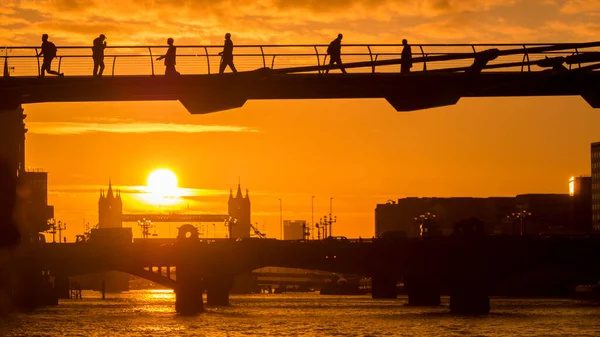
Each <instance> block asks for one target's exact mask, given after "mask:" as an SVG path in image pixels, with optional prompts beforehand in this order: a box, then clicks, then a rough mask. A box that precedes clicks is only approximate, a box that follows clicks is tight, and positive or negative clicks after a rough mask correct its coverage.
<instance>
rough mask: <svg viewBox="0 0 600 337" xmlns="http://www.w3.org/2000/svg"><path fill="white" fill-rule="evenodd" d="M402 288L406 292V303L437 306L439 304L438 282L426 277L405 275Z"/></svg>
mask: <svg viewBox="0 0 600 337" xmlns="http://www.w3.org/2000/svg"><path fill="white" fill-rule="evenodd" d="M404 288H405V289H406V291H407V293H408V305H411V306H432V307H435V306H438V305H440V284H439V282H436V281H435V280H431V279H429V278H427V277H407V278H405V280H404Z"/></svg>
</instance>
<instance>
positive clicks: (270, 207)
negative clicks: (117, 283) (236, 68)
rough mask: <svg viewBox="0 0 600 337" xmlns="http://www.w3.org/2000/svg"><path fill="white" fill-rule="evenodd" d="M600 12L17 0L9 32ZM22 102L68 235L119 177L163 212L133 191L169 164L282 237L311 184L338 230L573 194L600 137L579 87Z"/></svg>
mask: <svg viewBox="0 0 600 337" xmlns="http://www.w3.org/2000/svg"><path fill="white" fill-rule="evenodd" d="M366 4H369V5H370V6H373V7H370V8H367V7H366V6H367V5H366ZM599 16H600V3H599V2H598V1H595V0H588V1H585V0H582V1H553V0H543V1H542V0H540V1H535V0H529V1H527V0H521V1H519V0H513V1H504V0H487V1H475V0H466V1H465V0H460V1H458V0H456V1H452V0H429V1H415V0H407V1H386V0H378V1H366V0H363V1H360V0H354V1H343V2H342V1H308V0H295V1H281V0H261V1H227V0H223V1H209V0H205V1H202V0H201V1H184V0H171V1H166V0H165V1H159V0H155V1H150V0H148V1H145V0H136V1H127V2H122V1H116V0H115V1H110V0H104V1H78V0H61V1H59V0H54V1H28V0H20V1H19V0H16V1H9V0H5V1H2V2H0V45H38V44H39V36H40V35H41V33H48V34H50V35H51V40H52V41H54V42H55V43H56V44H57V45H59V46H60V45H64V44H79V45H83V44H89V43H91V40H92V39H93V38H94V37H95V36H97V35H98V34H99V33H104V34H106V35H107V36H108V38H109V40H108V41H109V43H111V44H140V45H142V44H161V45H162V44H164V39H165V38H166V37H168V36H173V37H174V38H175V39H176V41H177V42H178V43H180V44H188V43H189V44H202V43H212V44H220V43H221V42H222V35H223V32H225V31H230V32H231V33H232V34H233V36H234V41H235V42H236V43H237V44H253V43H328V42H329V41H330V40H331V39H332V38H333V37H334V36H335V35H336V34H337V33H338V32H343V33H344V35H345V39H344V42H345V43H367V42H369V43H391V42H399V40H400V39H401V38H404V37H406V38H408V39H409V40H410V41H411V42H413V43H437V42H449V43H459V42H515V41H520V42H548V41H555V42H564V41H582V42H583V41H591V40H594V39H597V38H598V36H599V34H598V33H599V32H600V24H598V23H597V22H598V17H599ZM25 110H26V113H27V114H28V118H27V120H26V121H27V123H28V128H29V130H30V132H29V134H28V136H27V145H26V146H27V163H28V165H30V166H31V167H38V168H43V169H45V170H47V171H49V172H50V202H51V203H52V204H54V205H55V206H56V216H57V218H59V219H62V220H63V221H67V222H68V223H69V227H70V229H69V231H68V234H67V235H68V236H69V237H72V236H73V235H74V234H76V232H80V231H81V228H82V223H83V219H84V218H85V219H86V221H88V222H90V223H92V224H95V222H96V221H97V214H96V212H97V210H96V202H97V197H98V189H99V188H100V187H101V186H102V185H106V183H107V181H108V177H109V176H111V177H112V179H113V182H114V183H115V185H118V186H122V188H123V190H124V191H125V193H124V195H125V198H126V199H125V208H126V211H130V212H132V211H141V210H153V211H159V210H157V206H152V205H144V204H142V203H139V202H136V201H135V194H130V193H127V192H129V191H132V190H134V188H132V187H131V186H139V185H143V184H145V180H146V176H147V174H148V173H149V172H150V171H151V170H152V169H153V168H157V167H168V168H171V169H172V170H173V171H175V172H176V173H177V175H178V177H179V181H180V186H182V187H186V188H191V189H195V190H194V191H195V192H194V194H198V195H196V196H193V197H190V198H188V199H186V205H187V204H189V207H190V209H191V210H192V211H207V212H223V211H225V210H226V201H227V194H228V192H229V191H228V190H229V188H230V187H233V188H235V187H236V185H237V181H238V177H241V180H242V185H243V187H244V188H246V187H248V188H249V189H250V195H251V198H252V202H253V221H255V222H258V223H259V227H260V228H263V227H262V226H263V224H264V225H265V229H266V231H267V232H268V233H269V235H270V236H274V237H278V236H279V201H278V199H279V198H281V199H283V204H284V207H283V208H284V218H286V219H292V218H293V219H310V216H311V214H310V202H311V195H315V196H316V203H315V216H316V217H317V218H318V217H320V216H322V215H324V214H326V213H328V209H329V198H330V197H334V198H335V199H334V213H335V214H337V216H338V224H337V225H336V227H334V232H335V233H336V234H343V235H347V236H359V235H361V236H363V237H365V236H371V235H372V233H373V218H374V216H373V210H374V208H375V205H376V204H377V203H383V202H385V201H386V200H387V199H391V198H398V197H403V196H490V195H494V196H504V195H515V194H517V193H529V192H539V193H546V192H548V193H550V192H552V193H566V191H567V180H568V177H570V176H571V175H579V174H589V173H590V164H589V163H590V157H589V144H590V143H591V142H593V141H600V111H595V110H593V109H591V108H590V107H589V106H588V105H587V103H585V102H584V101H583V100H582V99H581V98H577V97H569V98H566V97H554V98H498V99H463V100H461V101H460V102H459V104H458V105H457V106H453V107H446V108H439V109H431V110H426V111H419V112H413V113H397V112H395V111H394V110H393V109H392V108H391V107H390V106H389V105H388V104H387V103H386V102H385V101H384V100H356V101H349V100H338V101H268V102H267V101H264V102H261V101H251V102H248V103H247V104H246V105H245V106H244V107H243V108H241V109H237V110H232V111H226V112H221V113H216V114H211V115H205V116H192V115H189V114H188V113H187V112H186V111H185V109H184V108H183V107H182V106H181V105H180V104H179V103H178V102H159V103H144V102H138V103H77V104H75V103H72V104H38V105H28V106H25ZM196 189H197V190H196ZM200 190H202V191H200ZM182 207H183V208H185V209H187V207H186V206H182ZM167 232H168V225H163V226H162V227H161V229H159V233H160V234H162V235H166V233H167ZM134 233H135V234H136V235H139V230H137V229H135V231H134Z"/></svg>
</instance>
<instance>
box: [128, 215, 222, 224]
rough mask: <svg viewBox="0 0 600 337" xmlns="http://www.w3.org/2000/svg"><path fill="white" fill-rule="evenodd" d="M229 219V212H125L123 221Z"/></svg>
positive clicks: (207, 220)
mask: <svg viewBox="0 0 600 337" xmlns="http://www.w3.org/2000/svg"><path fill="white" fill-rule="evenodd" d="M227 219H229V215H227V214H123V215H122V216H121V220H122V221H123V222H138V221H143V220H149V221H152V222H213V223H215V222H224V221H225V220H227Z"/></svg>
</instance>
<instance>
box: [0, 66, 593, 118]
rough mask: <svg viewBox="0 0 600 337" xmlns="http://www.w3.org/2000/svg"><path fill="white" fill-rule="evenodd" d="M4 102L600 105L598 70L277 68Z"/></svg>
mask: <svg viewBox="0 0 600 337" xmlns="http://www.w3.org/2000/svg"><path fill="white" fill-rule="evenodd" d="M0 94H1V97H2V102H1V103H2V104H4V105H7V104H13V105H18V104H27V103H44V102H87V101H153V100H179V101H180V102H181V103H182V104H183V105H184V106H185V107H186V108H187V110H188V111H189V112H190V113H192V114H205V113H211V112H217V111H222V110H227V109H233V108H239V107H242V106H243V105H244V104H245V102H246V101H248V100H271V99H353V98H383V99H386V100H387V101H388V102H389V103H390V104H391V105H392V106H393V107H394V108H395V109H396V110H397V111H414V110H420V109H427V108H433V107H441V106H447V105H454V104H456V103H457V102H458V101H459V100H460V98H462V97H515V96H582V97H583V98H584V99H585V100H586V101H587V102H588V103H589V104H590V105H591V106H592V107H594V108H600V72H577V71H568V72H555V71H543V72H497V73H489V72H485V73H481V74H465V73H443V72H439V73H436V72H429V73H427V72H419V73H411V74H385V73H378V74H345V75H342V74H329V75H321V74H284V75H281V74H271V73H269V71H256V72H248V73H238V74H225V75H183V76H179V77H171V78H169V77H164V76H121V77H106V78H89V77H65V78H45V79H43V80H40V79H37V78H5V79H2V80H0Z"/></svg>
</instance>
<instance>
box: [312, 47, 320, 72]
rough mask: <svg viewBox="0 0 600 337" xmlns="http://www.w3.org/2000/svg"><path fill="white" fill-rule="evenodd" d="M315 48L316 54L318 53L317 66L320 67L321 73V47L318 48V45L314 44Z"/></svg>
mask: <svg viewBox="0 0 600 337" xmlns="http://www.w3.org/2000/svg"><path fill="white" fill-rule="evenodd" d="M313 48H315V54H316V55H317V66H318V67H319V74H320V73H321V59H320V58H319V57H320V55H319V49H318V48H317V46H313Z"/></svg>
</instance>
